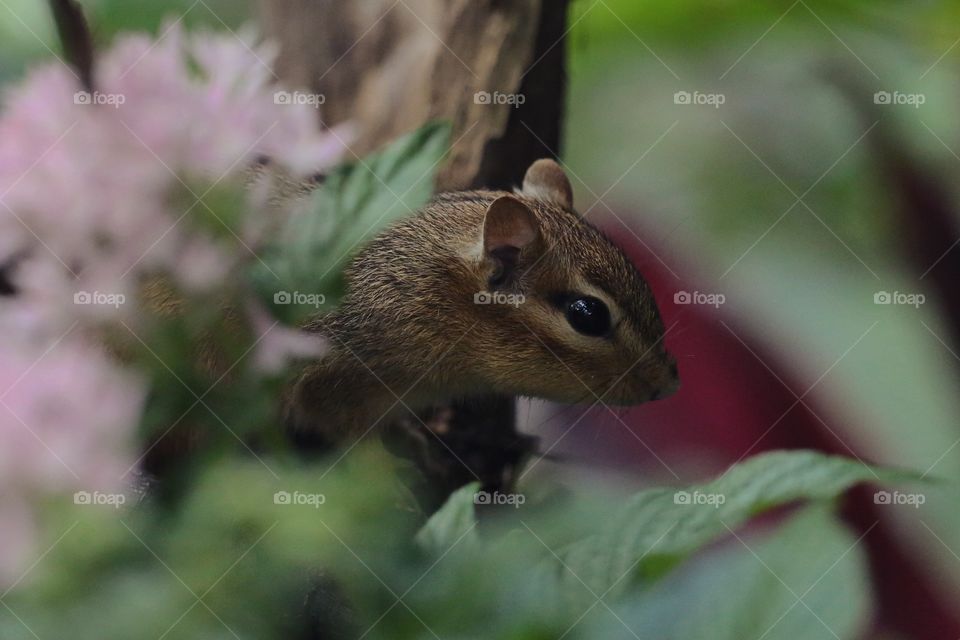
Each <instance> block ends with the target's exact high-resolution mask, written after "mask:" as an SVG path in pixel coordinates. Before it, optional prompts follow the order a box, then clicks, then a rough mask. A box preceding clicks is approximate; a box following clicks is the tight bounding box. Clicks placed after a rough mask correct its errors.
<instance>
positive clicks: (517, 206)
mask: <svg viewBox="0 0 960 640" xmlns="http://www.w3.org/2000/svg"><path fill="white" fill-rule="evenodd" d="M539 240H540V225H539V223H538V222H537V218H536V216H534V215H533V212H532V211H530V209H528V208H527V206H526V205H525V204H523V203H522V202H520V201H519V200H517V199H516V198H514V197H511V196H501V197H499V198H497V199H496V200H494V201H493V203H492V204H491V205H490V206H489V207H488V208H487V213H486V215H485V216H484V218H483V253H484V256H485V257H486V258H487V259H488V260H490V261H492V262H493V266H494V270H493V275H492V276H491V278H490V284H491V285H492V286H498V285H501V284H504V283H505V282H506V281H507V280H508V279H510V278H511V276H512V275H513V273H514V272H515V271H516V268H517V265H518V263H519V262H520V252H521V251H523V250H524V249H528V250H529V249H532V248H534V247H536V246H537V245H538V244H539Z"/></svg>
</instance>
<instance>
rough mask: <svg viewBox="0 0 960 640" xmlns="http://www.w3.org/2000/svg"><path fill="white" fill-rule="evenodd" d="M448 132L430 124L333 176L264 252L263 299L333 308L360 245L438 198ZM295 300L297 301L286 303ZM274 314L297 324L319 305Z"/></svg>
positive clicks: (260, 271)
mask: <svg viewBox="0 0 960 640" xmlns="http://www.w3.org/2000/svg"><path fill="white" fill-rule="evenodd" d="M449 134H450V127H449V126H448V125H447V124H442V123H432V124H428V125H426V126H424V127H422V128H421V129H419V130H417V131H415V132H413V133H411V134H408V135H406V136H404V137H402V138H400V139H399V140H397V141H395V142H393V143H392V144H390V145H389V146H388V147H387V148H386V149H384V150H383V151H382V152H380V153H378V154H375V155H373V156H370V157H368V158H365V159H363V160H360V161H358V162H355V163H352V164H347V165H343V166H341V167H338V168H337V169H335V170H334V171H333V172H331V173H330V174H329V175H328V176H327V178H326V180H325V182H324V184H323V185H322V186H321V187H319V188H318V189H316V190H315V191H314V192H313V193H312V195H311V196H310V197H309V200H308V201H307V203H306V206H305V208H304V209H303V210H302V211H300V212H298V213H297V214H296V215H293V216H292V217H291V218H290V220H289V221H288V223H287V224H286V225H285V227H284V228H283V229H282V230H281V232H280V234H279V237H280V241H279V242H278V243H277V244H276V245H275V246H273V247H271V248H270V249H268V250H267V251H265V252H264V256H263V263H262V264H257V265H255V267H254V270H253V279H254V283H255V286H256V288H257V290H258V291H259V292H260V293H261V296H262V297H263V299H264V301H265V302H267V303H268V304H274V302H275V298H274V296H275V294H277V293H279V292H288V293H291V294H292V293H293V292H298V293H300V294H305V295H308V296H314V298H313V299H318V297H319V296H320V295H322V296H323V297H324V300H323V307H324V308H330V307H332V306H334V305H335V304H336V302H337V300H338V299H339V297H340V296H341V295H342V294H343V269H344V268H345V267H346V265H347V263H348V262H349V260H350V259H351V257H352V256H353V255H355V254H356V252H357V251H359V250H360V249H361V248H362V247H363V245H364V244H365V243H366V242H367V241H369V240H370V239H372V238H373V237H374V236H376V234H377V233H379V232H380V231H382V230H383V229H384V227H386V226H387V225H389V224H390V223H392V222H394V221H395V220H397V219H399V218H401V217H403V216H406V215H410V214H412V213H413V212H415V211H416V210H417V209H418V208H420V207H421V206H423V205H424V204H425V203H426V202H427V201H428V200H429V199H430V197H431V195H432V194H433V188H434V178H435V176H436V172H437V169H438V167H439V164H440V160H441V159H442V158H443V156H444V154H445V153H446V150H447V144H448V140H449ZM289 301H292V302H296V300H292V299H289ZM273 308H274V312H275V314H276V315H277V317H279V318H281V319H284V320H286V321H288V322H290V323H296V322H298V321H300V320H302V319H304V318H306V317H309V316H310V315H312V314H315V313H316V312H317V311H318V307H317V306H316V305H314V304H312V303H311V304H306V305H303V304H301V305H297V304H288V303H286V302H283V303H281V304H276V305H274V307H273Z"/></svg>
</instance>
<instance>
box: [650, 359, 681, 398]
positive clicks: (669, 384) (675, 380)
mask: <svg viewBox="0 0 960 640" xmlns="http://www.w3.org/2000/svg"><path fill="white" fill-rule="evenodd" d="M679 388H680V375H679V372H678V371H677V361H676V360H675V359H674V357H673V356H671V355H668V356H667V366H666V372H665V374H664V376H663V380H661V381H660V383H659V384H658V385H656V386H655V387H654V389H653V393H652V394H650V399H651V400H663V399H664V398H669V397H670V396H672V395H673V394H674V393H676V392H677V389H679Z"/></svg>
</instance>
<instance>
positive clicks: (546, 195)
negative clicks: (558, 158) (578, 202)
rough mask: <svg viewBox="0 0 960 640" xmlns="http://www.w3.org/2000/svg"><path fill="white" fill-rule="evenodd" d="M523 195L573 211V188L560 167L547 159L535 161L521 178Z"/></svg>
mask: <svg viewBox="0 0 960 640" xmlns="http://www.w3.org/2000/svg"><path fill="white" fill-rule="evenodd" d="M522 192H523V195H525V196H529V197H531V198H534V199H536V200H543V201H545V202H549V203H551V204H556V205H559V206H561V207H563V208H565V209H573V188H572V187H571V186H570V180H569V179H568V178H567V174H565V173H564V172H563V169H561V168H560V165H559V164H557V163H556V162H555V161H553V160H550V159H549V158H541V159H540V160H537V161H536V162H534V163H533V164H532V165H530V168H529V169H527V173H526V175H525V176H523V191H522Z"/></svg>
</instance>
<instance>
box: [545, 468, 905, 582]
mask: <svg viewBox="0 0 960 640" xmlns="http://www.w3.org/2000/svg"><path fill="white" fill-rule="evenodd" d="M910 479H914V480H915V479H917V477H916V476H915V475H912V474H908V473H905V472H901V471H893V470H884V469H875V468H872V467H869V466H867V465H866V464H863V463H861V462H859V461H857V460H853V459H850V458H843V457H838V456H827V455H823V454H821V453H818V452H815V451H775V452H771V453H766V454H763V455H759V456H755V457H753V458H751V459H749V460H747V461H745V462H743V463H741V464H738V465H735V466H734V467H731V468H730V469H729V470H728V471H727V472H726V473H725V474H723V475H722V476H720V477H719V478H717V479H716V480H714V481H712V482H709V483H706V484H703V485H694V486H691V487H688V488H687V489H685V490H681V491H676V490H673V489H662V488H659V489H652V490H649V491H643V492H640V493H638V494H637V495H635V496H634V497H633V498H631V499H630V500H629V501H628V502H627V503H626V504H625V505H624V507H623V509H622V510H621V511H620V512H619V513H618V514H617V515H616V516H614V518H613V519H612V520H611V521H610V522H609V523H608V526H607V527H605V531H604V532H603V533H599V534H595V535H593V536H591V537H589V538H587V539H585V540H582V541H579V542H576V543H573V544H571V545H568V546H567V547H565V548H564V549H562V550H561V551H560V552H559V555H560V556H561V558H562V559H563V563H564V564H565V565H566V566H567V567H569V570H568V571H566V572H564V574H563V580H564V581H565V582H566V583H567V588H566V589H565V590H564V592H565V593H566V594H567V596H568V597H569V598H572V599H574V600H582V599H584V598H588V599H590V601H592V600H593V599H595V598H593V597H592V594H591V593H589V591H592V592H594V593H596V594H598V595H599V594H603V593H608V592H609V593H616V592H619V591H622V590H624V589H625V588H626V587H627V586H628V585H630V584H633V583H635V581H636V580H637V579H640V580H641V581H643V582H645V583H648V584H649V583H652V582H654V581H656V580H658V579H660V578H661V577H663V576H664V575H666V574H667V573H668V572H669V571H670V570H671V569H672V568H673V567H675V566H676V564H677V563H679V562H680V561H682V560H683V559H685V558H686V557H687V556H689V555H690V554H691V553H693V552H694V551H696V550H697V549H699V548H701V547H702V546H704V545H706V544H708V543H710V542H712V541H714V540H716V539H717V538H719V537H721V536H723V535H725V534H727V533H728V532H729V531H730V530H733V529H735V528H736V527H738V526H739V525H741V524H743V523H744V522H746V521H747V519H748V518H750V517H751V516H752V515H754V514H756V513H759V512H761V511H764V510H767V509H770V508H773V507H776V506H779V505H784V504H787V503H790V502H793V501H796V500H801V499H804V500H826V499H831V498H834V497H836V496H838V495H840V494H841V493H843V492H844V491H846V490H847V489H849V488H851V487H852V486H854V485H856V484H859V483H861V482H869V481H878V482H885V483H886V482H891V483H892V482H898V481H904V480H910ZM631 578H632V579H631ZM581 581H582V582H581ZM584 583H585V584H586V585H587V586H588V587H589V591H588V589H586V588H585V587H584Z"/></svg>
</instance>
